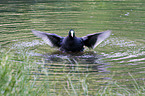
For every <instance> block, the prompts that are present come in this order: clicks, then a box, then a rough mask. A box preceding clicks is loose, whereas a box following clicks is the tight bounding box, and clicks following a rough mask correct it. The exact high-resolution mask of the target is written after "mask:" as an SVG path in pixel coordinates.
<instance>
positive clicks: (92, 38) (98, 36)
mask: <svg viewBox="0 0 145 96" xmlns="http://www.w3.org/2000/svg"><path fill="white" fill-rule="evenodd" d="M110 34H111V31H110V30H107V31H104V32H100V33H94V34H89V35H87V36H84V37H82V39H83V41H84V45H85V46H87V47H89V48H93V49H94V48H95V47H96V46H97V45H99V44H100V43H101V42H102V41H104V40H105V39H106V38H108V37H109V36H110Z"/></svg>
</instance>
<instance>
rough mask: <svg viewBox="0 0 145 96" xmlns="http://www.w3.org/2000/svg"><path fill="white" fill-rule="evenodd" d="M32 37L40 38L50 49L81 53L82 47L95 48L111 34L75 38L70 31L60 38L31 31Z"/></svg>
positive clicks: (108, 31) (73, 33)
mask: <svg viewBox="0 0 145 96" xmlns="http://www.w3.org/2000/svg"><path fill="white" fill-rule="evenodd" d="M32 32H33V33H34V35H36V36H37V37H39V38H42V39H43V40H44V41H45V42H46V43H47V44H48V45H50V46H51V47H58V48H59V49H60V50H61V51H64V52H81V51H83V50H84V46H87V47H89V48H93V49H94V48H95V47H96V46H97V45H98V44H100V43H101V42H102V41H104V40H105V39H106V38H108V37H109V36H110V34H111V31H110V30H107V31H104V32H100V33H94V34H89V35H87V36H84V37H76V36H75V32H74V30H72V29H71V30H70V31H69V33H68V36H67V37H61V36H59V35H56V34H53V33H45V32H41V31H36V30H32Z"/></svg>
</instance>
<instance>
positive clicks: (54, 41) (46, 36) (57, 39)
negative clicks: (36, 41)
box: [32, 30, 63, 47]
mask: <svg viewBox="0 0 145 96" xmlns="http://www.w3.org/2000/svg"><path fill="white" fill-rule="evenodd" d="M32 33H33V34H34V35H36V36H37V37H39V38H42V40H44V41H45V43H47V44H48V45H49V46H51V47H60V46H61V42H62V40H63V37H61V36H58V35H56V34H52V33H45V32H41V31H36V30H32Z"/></svg>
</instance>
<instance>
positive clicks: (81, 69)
mask: <svg viewBox="0 0 145 96" xmlns="http://www.w3.org/2000/svg"><path fill="white" fill-rule="evenodd" d="M31 29H35V30H39V31H44V32H49V33H55V34H58V35H60V36H67V34H68V31H69V30H70V29H74V30H75V31H76V36H78V37H82V36H85V35H87V34H91V33H95V32H101V31H105V30H112V35H111V36H110V37H109V38H108V39H106V40H105V41H104V42H102V43H101V44H100V45H99V46H97V47H96V48H95V49H94V50H89V49H88V48H86V50H85V52H84V54H75V55H73V56H70V55H69V54H61V53H59V52H58V50H57V49H56V48H51V47H49V46H48V45H46V44H45V43H44V42H43V41H42V40H41V39H39V38H37V37H35V36H34V35H33V34H32V32H31ZM144 30H145V1H144V0H1V1H0V45H1V48H2V49H6V50H10V49H11V50H13V52H14V53H16V54H20V52H19V51H18V50H17V49H19V48H22V49H23V48H24V49H25V50H28V52H27V54H28V55H30V56H32V57H33V58H34V59H35V60H36V61H37V62H36V64H40V68H37V69H38V72H33V70H32V73H34V74H33V75H39V78H38V79H37V82H38V85H41V83H40V82H41V81H45V80H46V82H48V83H51V86H53V87H51V88H52V90H50V92H52V93H53V92H56V90H61V91H62V92H63V89H62V88H64V86H66V88H67V87H69V86H70V85H67V82H68V81H67V80H66V77H65V76H66V75H68V77H69V76H70V78H72V81H73V84H74V85H75V88H76V89H78V90H79V88H80V86H81V83H80V82H79V80H82V79H83V78H85V80H86V81H85V82H86V84H87V86H88V89H89V90H90V91H89V94H95V92H96V90H97V89H98V88H100V86H106V85H107V83H106V82H107V81H109V80H110V81H117V82H118V83H119V84H121V85H122V86H126V87H127V88H129V89H131V88H132V87H133V85H132V81H133V80H132V78H131V77H130V75H129V73H130V74H132V76H133V77H134V78H135V80H136V81H137V83H138V84H139V85H142V84H144V79H145V71H144V70H145V32H144ZM15 61H17V60H15ZM42 67H43V68H45V69H46V71H48V72H49V74H48V76H46V75H44V74H45V72H44V71H43V70H41V68H42ZM48 78H49V79H48ZM56 85H59V86H56ZM54 87H55V88H56V90H53V88H54ZM68 89H69V88H68Z"/></svg>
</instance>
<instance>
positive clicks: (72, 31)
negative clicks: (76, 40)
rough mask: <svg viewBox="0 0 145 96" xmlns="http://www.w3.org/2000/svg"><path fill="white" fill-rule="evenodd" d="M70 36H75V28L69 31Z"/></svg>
mask: <svg viewBox="0 0 145 96" xmlns="http://www.w3.org/2000/svg"><path fill="white" fill-rule="evenodd" d="M68 35H69V37H72V38H73V37H75V31H74V30H73V29H71V30H70V31H69V34H68Z"/></svg>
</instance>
